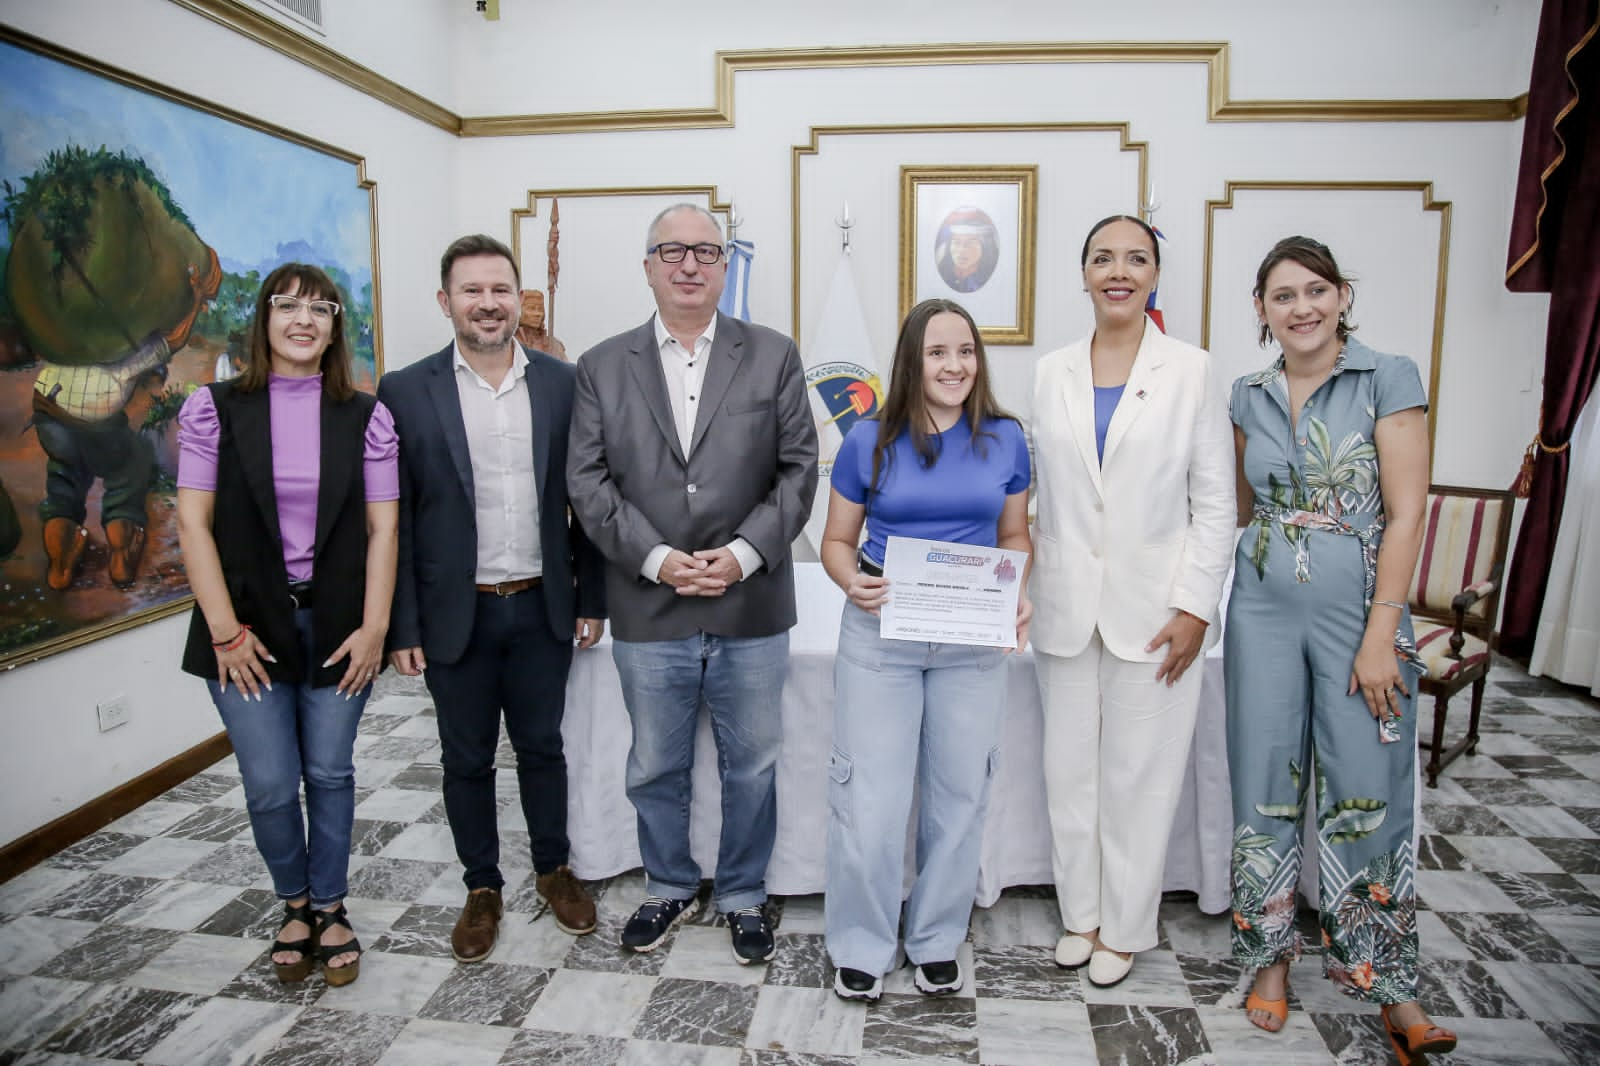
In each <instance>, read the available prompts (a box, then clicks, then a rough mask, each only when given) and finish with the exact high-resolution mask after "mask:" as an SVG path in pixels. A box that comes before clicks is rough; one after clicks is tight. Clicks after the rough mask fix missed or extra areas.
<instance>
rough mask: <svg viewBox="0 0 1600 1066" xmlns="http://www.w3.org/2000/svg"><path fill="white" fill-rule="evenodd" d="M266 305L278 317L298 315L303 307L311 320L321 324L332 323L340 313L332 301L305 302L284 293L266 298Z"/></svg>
mask: <svg viewBox="0 0 1600 1066" xmlns="http://www.w3.org/2000/svg"><path fill="white" fill-rule="evenodd" d="M267 303H268V304H269V305H270V306H271V307H272V309H273V310H274V311H276V312H277V313H278V314H280V315H294V314H299V313H300V309H301V308H302V307H303V308H305V309H306V310H308V311H310V312H311V317H312V318H315V319H319V320H321V321H323V322H332V321H333V319H334V317H335V316H336V315H338V313H339V311H340V308H339V305H338V304H336V303H334V302H333V301H332V300H305V299H301V298H300V297H298V296H289V295H286V294H284V293H279V294H277V295H275V296H268V297H267Z"/></svg>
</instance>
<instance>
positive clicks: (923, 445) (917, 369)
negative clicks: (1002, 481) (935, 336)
mask: <svg viewBox="0 0 1600 1066" xmlns="http://www.w3.org/2000/svg"><path fill="white" fill-rule="evenodd" d="M942 314H953V315H960V316H961V317H962V319H963V320H964V321H965V322H966V323H967V328H968V329H970V330H972V346H973V350H974V353H975V354H976V355H977V357H978V372H977V373H976V374H975V375H974V376H973V379H972V391H971V392H969V393H967V401H966V403H964V404H962V417H963V418H964V419H965V420H966V423H967V428H968V429H969V430H970V431H971V433H972V447H973V448H974V449H975V450H976V451H977V453H978V454H979V455H984V454H985V446H984V443H983V438H984V437H992V436H994V434H993V433H992V432H990V431H989V430H987V429H985V428H984V423H985V422H987V421H989V420H990V419H994V418H1009V419H1011V420H1012V421H1013V422H1015V421H1016V417H1015V416H1014V415H1011V414H1010V413H1008V412H1007V411H1006V410H1005V409H1003V408H1002V407H1001V406H1000V404H999V403H998V402H997V401H996V400H995V398H994V390H993V389H991V388H990V387H989V357H988V356H987V355H985V354H984V350H983V335H982V334H980V333H979V332H978V325H977V323H975V322H973V321H972V316H971V315H970V314H968V313H967V309H966V308H965V307H962V306H961V305H960V304H958V303H956V302H955V301H954V300H924V301H922V302H921V303H919V304H918V305H917V306H915V307H913V308H912V309H911V311H910V313H908V314H907V315H906V320H905V322H903V323H902V324H901V326H900V339H899V340H898V341H896V342H895V346H894V363H893V365H892V366H891V367H890V368H889V395H888V396H886V397H885V398H884V401H883V411H882V413H881V414H879V415H878V418H877V422H878V439H877V441H876V443H874V444H873V446H872V480H871V481H869V482H868V483H867V499H868V500H869V501H870V500H871V499H872V497H873V496H874V495H876V494H877V491H878V474H879V472H880V471H882V473H883V474H884V476H888V469H887V467H888V464H891V463H893V462H894V451H893V448H894V442H895V441H896V440H898V439H899V438H900V434H902V433H904V432H906V430H907V429H909V430H910V431H911V446H912V448H913V449H915V450H916V453H917V457H918V461H919V462H920V463H921V465H922V467H923V469H925V470H926V469H931V468H932V467H933V464H934V463H937V462H938V461H939V448H940V445H939V439H940V438H939V437H938V436H936V435H934V434H931V433H929V432H928V430H927V426H928V425H930V424H931V423H932V421H933V418H932V416H931V415H929V414H928V408H927V397H926V396H925V395H924V393H923V388H922V344H923V340H924V338H925V337H926V336H927V332H928V322H929V321H931V320H932V318H933V316H935V315H942Z"/></svg>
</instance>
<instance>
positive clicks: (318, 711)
mask: <svg viewBox="0 0 1600 1066" xmlns="http://www.w3.org/2000/svg"><path fill="white" fill-rule="evenodd" d="M294 621H295V627H296V628H297V629H298V630H299V632H300V642H301V645H302V647H303V648H304V654H305V661H306V670H307V681H306V682H304V683H301V684H290V683H285V682H282V681H279V682H275V683H274V684H273V686H272V691H270V692H268V691H267V690H266V689H265V688H263V689H262V690H261V702H260V703H257V702H256V701H255V700H253V699H250V698H248V697H245V696H242V695H240V694H239V690H238V689H237V688H236V687H235V686H233V685H229V686H228V690H227V692H223V691H222V690H221V687H220V686H219V685H218V684H217V682H215V681H208V682H206V687H207V688H208V689H210V690H211V702H213V703H215V704H216V705H217V712H218V713H219V714H221V715H222V724H223V725H224V726H225V727H226V728H227V730H228V739H229V740H230V741H232V742H233V751H234V754H235V755H236V756H237V757H238V760H239V774H240V776H241V777H243V778H244V799H245V807H246V808H247V809H248V810H249V812H250V830H251V832H252V833H254V834H255V838H256V848H257V850H259V851H260V852H261V858H262V859H263V860H264V861H265V862H266V864H267V870H268V872H270V873H271V874H272V887H273V890H274V891H275V892H276V893H277V895H278V898H279V899H299V898H300V897H302V896H306V895H309V896H310V897H311V904H312V906H314V907H331V906H332V905H333V904H335V903H338V902H339V901H340V900H342V899H344V897H345V892H346V885H345V878H346V874H347V873H348V872H349V869H350V830H351V823H352V822H353V821H354V819H355V809H356V800H355V791H356V768H355V759H354V750H355V743H356V726H357V724H358V723H359V722H360V721H361V711H362V709H363V708H364V707H366V705H367V697H368V696H369V695H370V694H371V692H372V686H371V685H368V686H367V687H366V688H364V689H362V690H360V691H359V692H357V693H356V694H355V695H353V696H351V697H350V698H349V699H345V698H344V697H343V696H341V695H340V694H339V693H338V691H337V689H336V688H335V686H333V685H326V686H324V687H322V688H312V687H311V685H310V683H309V675H310V671H312V670H314V669H315V668H316V666H317V663H316V661H315V656H314V655H313V654H312V651H311V611H310V610H309V609H307V610H300V611H296V612H295V616H294ZM269 650H270V649H269ZM302 780H303V781H304V782H305V789H306V813H305V820H304V821H303V822H302V820H301V817H300V783H301V781H302ZM308 828H309V831H308Z"/></svg>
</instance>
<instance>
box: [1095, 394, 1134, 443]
mask: <svg viewBox="0 0 1600 1066" xmlns="http://www.w3.org/2000/svg"><path fill="white" fill-rule="evenodd" d="M1127 387H1128V383H1127V382H1123V383H1122V384H1121V385H1096V386H1095V387H1094V450H1095V454H1097V455H1098V456H1099V457H1100V461H1101V462H1102V463H1104V462H1105V461H1106V433H1107V432H1108V431H1109V430H1110V429H1111V416H1112V415H1114V414H1116V413H1117V404H1119V403H1121V402H1122V390H1123V389H1125V388H1127Z"/></svg>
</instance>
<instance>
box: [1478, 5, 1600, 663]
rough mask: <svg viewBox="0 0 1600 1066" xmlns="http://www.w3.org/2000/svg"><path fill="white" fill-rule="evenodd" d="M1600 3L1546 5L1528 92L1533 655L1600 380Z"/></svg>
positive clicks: (1525, 233)
mask: <svg viewBox="0 0 1600 1066" xmlns="http://www.w3.org/2000/svg"><path fill="white" fill-rule="evenodd" d="M1597 96H1600V0H1545V3H1544V9H1543V11H1542V13H1541V15H1540V18H1539V38H1538V43H1537V45H1536V47H1535V50H1534V56H1533V79H1532V82H1531V84H1530V86H1529V90H1528V117H1527V122H1526V125H1525V127H1524V129H1523V134H1522V166H1521V170H1520V172H1519V174H1518V177H1517V199H1516V205H1515V213H1514V214H1513V216H1512V220H1511V250H1510V255H1509V258H1508V260H1507V264H1508V265H1507V270H1506V287H1507V288H1509V289H1511V290H1513V291H1514V292H1548V293H1549V294H1550V316H1549V320H1548V325H1547V329H1546V333H1545V360H1544V397H1543V405H1542V408H1541V410H1540V414H1539V429H1538V433H1537V436H1536V437H1535V438H1534V442H1533V444H1532V445H1531V447H1530V448H1529V459H1530V461H1531V471H1530V470H1529V468H1528V467H1527V466H1525V467H1524V474H1528V473H1531V475H1532V477H1531V484H1530V485H1528V486H1525V487H1526V488H1527V491H1528V509H1527V511H1526V512H1525V513H1524V516H1523V519H1522V531H1521V533H1520V534H1519V536H1518V537H1517V548H1516V552H1515V553H1514V554H1513V556H1512V560H1511V570H1510V574H1509V577H1508V579H1507V583H1506V607H1505V617H1504V620H1503V623H1502V626H1501V631H1500V648H1501V650H1502V651H1504V652H1505V653H1506V654H1508V655H1516V656H1526V655H1528V654H1529V653H1530V652H1531V651H1532V650H1533V639H1534V634H1535V631H1536V629H1537V627H1538V624H1539V609H1540V607H1541V606H1543V604H1544V590H1545V583H1546V581H1547V580H1548V578H1549V576H1550V558H1551V554H1552V553H1553V552H1554V550H1555V543H1556V532H1557V530H1559V529H1560V527H1561V505H1562V501H1563V500H1564V498H1565V497H1566V492H1567V469H1568V464H1569V461H1570V456H1569V453H1568V450H1567V445H1568V442H1569V441H1570V440H1571V439H1572V430H1573V427H1574V425H1575V424H1576V423H1577V420H1578V413H1579V412H1580V411H1582V410H1583V405H1584V402H1585V401H1587V400H1588V398H1589V394H1590V392H1591V391H1593V389H1594V384H1595V378H1596V375H1597V373H1600V107H1597V106H1596V97H1597Z"/></svg>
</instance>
